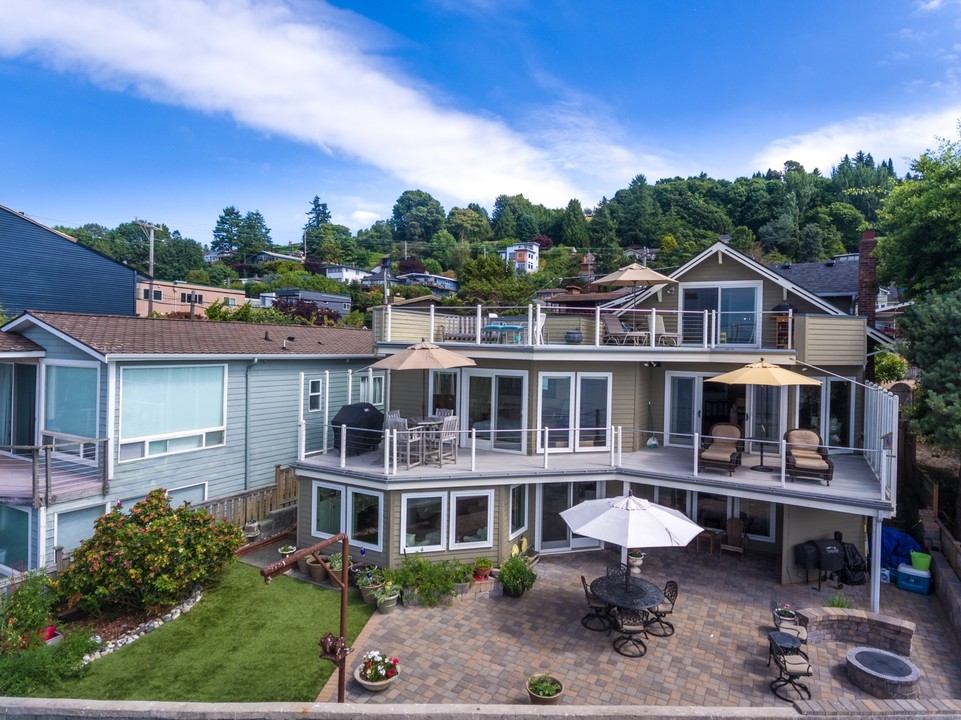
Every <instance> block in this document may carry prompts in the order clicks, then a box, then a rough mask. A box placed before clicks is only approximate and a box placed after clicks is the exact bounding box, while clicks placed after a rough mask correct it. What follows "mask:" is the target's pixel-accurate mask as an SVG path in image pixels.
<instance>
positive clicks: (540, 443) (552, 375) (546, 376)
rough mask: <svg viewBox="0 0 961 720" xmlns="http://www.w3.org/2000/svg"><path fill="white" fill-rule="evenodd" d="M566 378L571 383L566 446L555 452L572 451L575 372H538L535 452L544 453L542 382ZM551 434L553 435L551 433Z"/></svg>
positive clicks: (574, 420) (575, 419) (574, 422)
mask: <svg viewBox="0 0 961 720" xmlns="http://www.w3.org/2000/svg"><path fill="white" fill-rule="evenodd" d="M562 378H568V379H569V380H570V381H571V395H570V398H569V402H568V407H567V409H568V417H569V422H568V424H569V425H570V427H569V428H568V430H567V446H566V447H559V448H557V449H556V450H555V452H570V451H571V450H573V449H574V426H575V425H576V424H577V417H576V415H575V413H576V410H575V405H576V396H577V373H576V372H539V373H537V428H538V432H537V452H538V453H543V452H544V381H545V380H551V379H562ZM552 434H553V433H552Z"/></svg>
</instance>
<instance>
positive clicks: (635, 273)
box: [591, 263, 677, 287]
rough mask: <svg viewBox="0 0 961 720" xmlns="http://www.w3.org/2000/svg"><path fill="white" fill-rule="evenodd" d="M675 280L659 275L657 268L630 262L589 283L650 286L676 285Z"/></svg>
mask: <svg viewBox="0 0 961 720" xmlns="http://www.w3.org/2000/svg"><path fill="white" fill-rule="evenodd" d="M676 284H677V280H674V279H672V278H669V277H668V276H667V275H661V273H659V272H657V270H651V268H649V267H647V266H646V265H641V264H639V263H631V264H630V265H625V266H624V267H622V268H619V269H617V270H615V271H614V272H612V273H611V274H610V275H605V276H604V277H602V278H599V279H597V280H595V281H594V282H592V283H591V285H615V286H618V287H637V286H638V285H640V286H642V287H650V286H652V285H676Z"/></svg>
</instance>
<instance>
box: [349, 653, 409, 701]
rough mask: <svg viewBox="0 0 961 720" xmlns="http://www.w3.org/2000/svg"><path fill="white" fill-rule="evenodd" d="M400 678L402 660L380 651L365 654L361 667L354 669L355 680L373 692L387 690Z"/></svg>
mask: <svg viewBox="0 0 961 720" xmlns="http://www.w3.org/2000/svg"><path fill="white" fill-rule="evenodd" d="M398 677H400V660H398V659H397V658H395V657H390V656H389V655H387V653H385V652H382V651H380V650H369V651H367V652H365V653H364V656H363V657H362V658H361V662H360V665H358V666H357V667H356V668H355V669H354V679H355V680H357V682H359V683H360V684H361V685H363V687H364V689H365V690H371V691H372V692H379V691H381V690H386V689H387V688H389V687H390V686H391V684H392V683H393V682H394V680H396V679H397V678H398Z"/></svg>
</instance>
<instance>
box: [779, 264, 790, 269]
mask: <svg viewBox="0 0 961 720" xmlns="http://www.w3.org/2000/svg"><path fill="white" fill-rule="evenodd" d="M781 269H782V270H790V269H791V263H789V262H786V263H784V264H783V265H781Z"/></svg>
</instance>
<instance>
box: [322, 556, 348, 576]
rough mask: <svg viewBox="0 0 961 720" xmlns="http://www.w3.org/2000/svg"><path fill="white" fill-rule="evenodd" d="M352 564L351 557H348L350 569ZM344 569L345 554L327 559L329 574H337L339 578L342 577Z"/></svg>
mask: <svg viewBox="0 0 961 720" xmlns="http://www.w3.org/2000/svg"><path fill="white" fill-rule="evenodd" d="M350 564H351V557H350V555H348V556H347V567H348V568H349V567H350ZM343 569H344V558H343V553H339V552H338V553H334V554H333V555H331V556H330V557H329V558H328V559H327V570H328V572H335V573H337V576H338V577H340V573H341V571H342V570H343Z"/></svg>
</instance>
